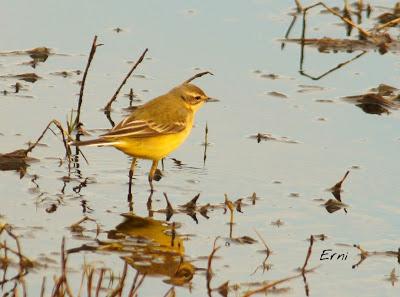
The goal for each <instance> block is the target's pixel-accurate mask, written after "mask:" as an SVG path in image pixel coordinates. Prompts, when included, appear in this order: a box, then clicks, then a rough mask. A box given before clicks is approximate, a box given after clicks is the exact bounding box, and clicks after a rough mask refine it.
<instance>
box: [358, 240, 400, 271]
mask: <svg viewBox="0 0 400 297" xmlns="http://www.w3.org/2000/svg"><path fill="white" fill-rule="evenodd" d="M353 246H354V247H355V248H356V249H358V250H359V252H360V260H359V261H358V262H357V263H356V264H354V265H353V266H352V268H353V269H354V268H356V267H358V266H359V265H360V264H361V263H362V262H364V260H365V259H367V258H368V257H369V256H389V257H397V262H398V263H399V264H400V248H399V249H398V250H397V251H385V252H379V251H373V252H369V251H366V250H364V249H363V248H362V247H361V246H360V245H358V244H354V245H353Z"/></svg>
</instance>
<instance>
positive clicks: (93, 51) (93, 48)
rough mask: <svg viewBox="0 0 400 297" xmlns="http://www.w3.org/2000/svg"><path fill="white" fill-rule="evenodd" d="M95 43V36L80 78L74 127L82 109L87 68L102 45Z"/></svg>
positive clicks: (78, 120)
mask: <svg viewBox="0 0 400 297" xmlns="http://www.w3.org/2000/svg"><path fill="white" fill-rule="evenodd" d="M96 43H97V35H95V36H94V38H93V43H92V47H91V49H90V53H89V57H88V61H87V64H86V68H85V72H84V73H83V77H82V83H81V88H80V90H79V100H78V110H77V115H76V119H75V124H76V125H77V124H78V123H79V122H80V115H81V107H82V102H83V91H84V89H85V83H86V77H87V75H88V72H89V67H90V64H91V63H92V60H93V57H94V54H95V53H96V49H97V47H98V46H101V45H102V44H96Z"/></svg>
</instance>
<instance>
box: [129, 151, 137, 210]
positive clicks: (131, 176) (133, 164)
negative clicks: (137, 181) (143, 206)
mask: <svg viewBox="0 0 400 297" xmlns="http://www.w3.org/2000/svg"><path fill="white" fill-rule="evenodd" d="M135 165H136V158H133V159H132V163H131V168H130V169H129V190H128V202H131V201H132V178H133V173H134V172H135Z"/></svg>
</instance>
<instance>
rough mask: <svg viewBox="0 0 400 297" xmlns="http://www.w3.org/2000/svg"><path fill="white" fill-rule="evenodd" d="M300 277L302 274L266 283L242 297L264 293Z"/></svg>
mask: <svg viewBox="0 0 400 297" xmlns="http://www.w3.org/2000/svg"><path fill="white" fill-rule="evenodd" d="M316 268H317V267H314V268H312V269H308V270H306V271H305V272H304V273H308V272H312V271H314V270H315V269H316ZM302 275H303V274H302V273H298V274H296V275H293V276H289V277H286V278H283V279H279V280H276V281H273V282H270V283H268V284H266V285H264V286H262V287H260V288H258V289H255V290H251V291H247V292H246V293H245V294H244V295H243V296H242V297H250V296H253V295H254V294H258V293H266V292H267V291H268V290H269V289H272V288H274V287H275V286H276V285H279V284H281V283H285V282H287V281H290V280H293V279H296V278H299V277H301V276H302Z"/></svg>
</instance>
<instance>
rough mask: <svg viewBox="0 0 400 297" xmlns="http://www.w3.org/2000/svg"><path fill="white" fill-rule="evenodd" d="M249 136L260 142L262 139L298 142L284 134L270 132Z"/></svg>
mask: <svg viewBox="0 0 400 297" xmlns="http://www.w3.org/2000/svg"><path fill="white" fill-rule="evenodd" d="M250 138H253V139H257V142H258V143H260V142H261V141H262V140H263V141H277V142H283V143H300V142H298V141H297V140H293V139H290V138H288V137H286V136H274V135H272V134H270V133H257V134H256V135H251V136H250Z"/></svg>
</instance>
